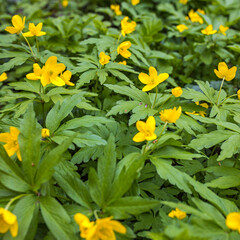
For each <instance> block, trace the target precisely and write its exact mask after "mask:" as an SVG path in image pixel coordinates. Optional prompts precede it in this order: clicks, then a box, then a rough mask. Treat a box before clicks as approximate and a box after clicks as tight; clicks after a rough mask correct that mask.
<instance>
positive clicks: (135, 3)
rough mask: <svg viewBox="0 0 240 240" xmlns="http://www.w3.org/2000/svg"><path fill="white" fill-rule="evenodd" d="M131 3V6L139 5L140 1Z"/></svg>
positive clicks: (133, 0) (134, 0) (136, 0)
mask: <svg viewBox="0 0 240 240" xmlns="http://www.w3.org/2000/svg"><path fill="white" fill-rule="evenodd" d="M131 3H132V5H133V6H135V5H137V4H139V3H140V0H132V1H131Z"/></svg>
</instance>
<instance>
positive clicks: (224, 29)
mask: <svg viewBox="0 0 240 240" xmlns="http://www.w3.org/2000/svg"><path fill="white" fill-rule="evenodd" d="M228 29H229V27H224V26H223V25H220V26H219V31H220V32H221V33H222V34H223V35H224V36H226V31H227V30H228Z"/></svg>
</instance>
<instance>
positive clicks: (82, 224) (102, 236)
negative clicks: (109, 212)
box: [74, 213, 126, 240]
mask: <svg viewBox="0 0 240 240" xmlns="http://www.w3.org/2000/svg"><path fill="white" fill-rule="evenodd" d="M74 220H75V222H76V223H77V224H78V225H79V229H80V231H81V234H80V236H81V237H82V238H86V240H116V236H115V234H114V231H116V232H119V233H122V234H125V233H126V228H125V227H124V226H123V225H122V224H121V223H119V222H118V221H115V220H112V217H108V218H102V219H97V221H96V222H90V220H89V219H88V217H86V216H85V215H83V214H81V213H77V214H75V216H74Z"/></svg>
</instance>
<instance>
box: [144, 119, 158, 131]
mask: <svg viewBox="0 0 240 240" xmlns="http://www.w3.org/2000/svg"><path fill="white" fill-rule="evenodd" d="M146 128H147V129H149V130H150V131H151V132H154V131H155V128H156V120H155V118H154V117H153V116H150V117H149V118H148V119H147V121H146Z"/></svg>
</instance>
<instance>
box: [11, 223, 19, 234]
mask: <svg viewBox="0 0 240 240" xmlns="http://www.w3.org/2000/svg"><path fill="white" fill-rule="evenodd" d="M10 233H11V235H12V237H16V236H17V234H18V222H17V221H15V223H14V224H13V225H12V226H11V227H10Z"/></svg>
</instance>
